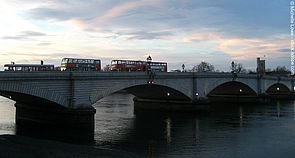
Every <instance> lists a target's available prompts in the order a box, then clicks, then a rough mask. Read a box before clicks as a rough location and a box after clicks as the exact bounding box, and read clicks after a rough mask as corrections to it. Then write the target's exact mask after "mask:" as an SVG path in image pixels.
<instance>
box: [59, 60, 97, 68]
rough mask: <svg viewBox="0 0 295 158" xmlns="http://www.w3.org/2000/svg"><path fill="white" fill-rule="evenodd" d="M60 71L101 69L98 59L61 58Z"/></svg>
mask: <svg viewBox="0 0 295 158" xmlns="http://www.w3.org/2000/svg"><path fill="white" fill-rule="evenodd" d="M60 69H61V71H101V61H100V60H99V59H78V58H63V59H62V61H61V66H60Z"/></svg>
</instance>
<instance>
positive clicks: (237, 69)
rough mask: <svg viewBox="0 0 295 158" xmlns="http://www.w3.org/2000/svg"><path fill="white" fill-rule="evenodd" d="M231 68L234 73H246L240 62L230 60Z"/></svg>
mask: <svg viewBox="0 0 295 158" xmlns="http://www.w3.org/2000/svg"><path fill="white" fill-rule="evenodd" d="M231 70H232V72H234V73H247V70H246V69H245V68H244V67H243V65H242V64H241V63H234V62H232V65H231Z"/></svg>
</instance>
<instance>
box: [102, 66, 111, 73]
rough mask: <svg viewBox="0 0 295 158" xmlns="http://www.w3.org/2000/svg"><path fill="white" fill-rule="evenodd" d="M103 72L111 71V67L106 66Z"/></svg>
mask: <svg viewBox="0 0 295 158" xmlns="http://www.w3.org/2000/svg"><path fill="white" fill-rule="evenodd" d="M102 71H111V65H109V64H108V65H106V66H105V67H103V69H102Z"/></svg>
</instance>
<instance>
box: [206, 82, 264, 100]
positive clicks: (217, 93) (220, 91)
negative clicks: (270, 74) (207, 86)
mask: <svg viewBox="0 0 295 158" xmlns="http://www.w3.org/2000/svg"><path fill="white" fill-rule="evenodd" d="M207 96H208V98H209V100H210V102H258V101H259V100H258V95H257V93H256V92H255V91H254V90H253V89H252V88H251V87H249V86H248V85H246V84H244V83H242V82H238V81H230V82H226V83H223V84H221V85H219V86H217V87H216V88H214V89H213V90H212V91H211V92H209V93H208V95H207Z"/></svg>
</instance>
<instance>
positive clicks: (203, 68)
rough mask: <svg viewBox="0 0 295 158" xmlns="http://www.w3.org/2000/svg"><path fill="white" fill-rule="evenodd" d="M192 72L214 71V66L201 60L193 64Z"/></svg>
mask: <svg viewBox="0 0 295 158" xmlns="http://www.w3.org/2000/svg"><path fill="white" fill-rule="evenodd" d="M192 71H193V72H215V67H214V66H213V65H212V64H210V63H208V62H205V61H202V62H201V63H200V64H198V65H195V66H194V67H193V69H192Z"/></svg>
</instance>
